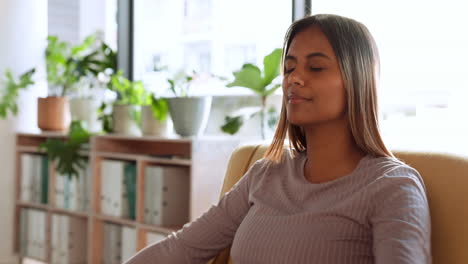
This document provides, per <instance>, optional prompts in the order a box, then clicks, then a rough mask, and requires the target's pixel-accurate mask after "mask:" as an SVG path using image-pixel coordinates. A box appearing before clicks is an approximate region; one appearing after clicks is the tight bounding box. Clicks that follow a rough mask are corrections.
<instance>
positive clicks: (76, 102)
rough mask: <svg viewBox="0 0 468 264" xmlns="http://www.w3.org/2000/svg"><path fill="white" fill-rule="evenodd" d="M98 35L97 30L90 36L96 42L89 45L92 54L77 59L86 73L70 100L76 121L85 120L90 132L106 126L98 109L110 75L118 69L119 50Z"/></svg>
mask: <svg viewBox="0 0 468 264" xmlns="http://www.w3.org/2000/svg"><path fill="white" fill-rule="evenodd" d="M97 36H98V34H97V33H96V34H95V35H91V36H90V39H91V40H92V44H90V46H89V47H88V50H89V52H88V54H86V55H85V56H83V57H81V58H78V59H76V60H77V62H78V66H79V68H80V71H81V72H83V73H84V74H83V76H81V78H80V81H79V82H78V83H77V85H76V86H75V87H77V89H76V90H74V95H73V96H72V98H71V99H70V113H71V118H72V120H82V121H84V124H86V126H87V128H88V130H89V131H90V132H98V131H101V129H102V124H101V121H100V120H99V115H98V111H97V110H98V108H99V105H100V104H101V101H102V98H103V95H104V94H103V93H104V92H105V87H106V85H107V83H108V82H109V80H110V76H111V75H112V74H113V73H115V72H116V69H117V54H116V52H115V51H114V50H112V48H110V47H109V46H108V45H107V44H106V43H105V42H103V41H102V40H101V39H100V38H99V37H97ZM90 110H91V111H90ZM93 110H96V111H93Z"/></svg>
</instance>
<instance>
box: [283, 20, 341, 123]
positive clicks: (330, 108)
mask: <svg viewBox="0 0 468 264" xmlns="http://www.w3.org/2000/svg"><path fill="white" fill-rule="evenodd" d="M283 98H284V100H285V104H286V107H287V118H288V121H289V122H290V123H291V124H294V125H297V126H302V127H307V126H311V125H312V126H313V125H318V124H322V123H326V122H331V121H335V120H343V119H344V116H345V112H346V95H345V89H344V85H343V80H342V78H341V71H340V67H339V65H338V61H337V59H336V56H335V53H334V52H333V48H332V47H331V45H330V42H329V41H328V39H327V37H326V36H325V35H324V34H323V33H322V31H321V30H320V29H319V27H318V26H312V27H309V28H307V29H305V30H304V31H302V32H299V33H297V34H296V36H295V37H294V38H293V40H292V41H291V44H290V46H289V49H288V51H287V54H286V58H285V61H284V78H283Z"/></svg>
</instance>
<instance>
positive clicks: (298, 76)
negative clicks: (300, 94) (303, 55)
mask: <svg viewBox="0 0 468 264" xmlns="http://www.w3.org/2000/svg"><path fill="white" fill-rule="evenodd" d="M288 84H289V85H299V86H303V85H304V76H303V74H302V73H301V72H300V71H299V70H298V69H297V68H296V69H295V70H294V71H292V72H291V73H289V76H288Z"/></svg>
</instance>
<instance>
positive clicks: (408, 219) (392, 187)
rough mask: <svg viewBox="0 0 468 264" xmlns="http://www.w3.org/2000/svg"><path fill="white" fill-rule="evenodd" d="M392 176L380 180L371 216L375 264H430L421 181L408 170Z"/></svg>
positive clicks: (404, 169) (427, 218)
mask: <svg viewBox="0 0 468 264" xmlns="http://www.w3.org/2000/svg"><path fill="white" fill-rule="evenodd" d="M392 174H393V175H390V176H389V175H387V176H384V177H383V178H381V179H380V180H381V184H379V185H380V187H379V190H378V194H377V195H376V199H375V204H374V213H373V215H372V217H371V224H372V228H373V249H374V256H375V263H376V264H383V263H388V264H390V263H399V264H403V263H408V264H410V263H411V264H413V263H421V264H427V263H431V262H432V261H431V223H430V215H429V206H428V202H427V197H426V193H425V190H424V185H423V183H422V180H420V176H419V174H417V172H416V171H415V170H413V169H411V168H400V169H398V170H397V171H396V172H395V173H392Z"/></svg>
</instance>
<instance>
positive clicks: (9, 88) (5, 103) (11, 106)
mask: <svg viewBox="0 0 468 264" xmlns="http://www.w3.org/2000/svg"><path fill="white" fill-rule="evenodd" d="M35 71H36V70H35V69H34V68H33V69H31V70H28V71H27V72H25V73H23V74H21V75H20V76H19V78H18V80H15V77H14V76H13V73H12V72H11V70H9V69H7V70H6V71H5V75H4V76H5V79H4V80H3V85H4V89H2V90H3V91H2V93H1V94H0V118H2V119H5V118H7V117H8V115H9V114H11V115H13V116H15V115H16V114H17V113H18V105H17V99H18V96H19V92H20V91H21V90H24V89H27V88H28V87H29V86H31V85H33V84H34V81H33V80H32V77H33V75H34V72H35Z"/></svg>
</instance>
